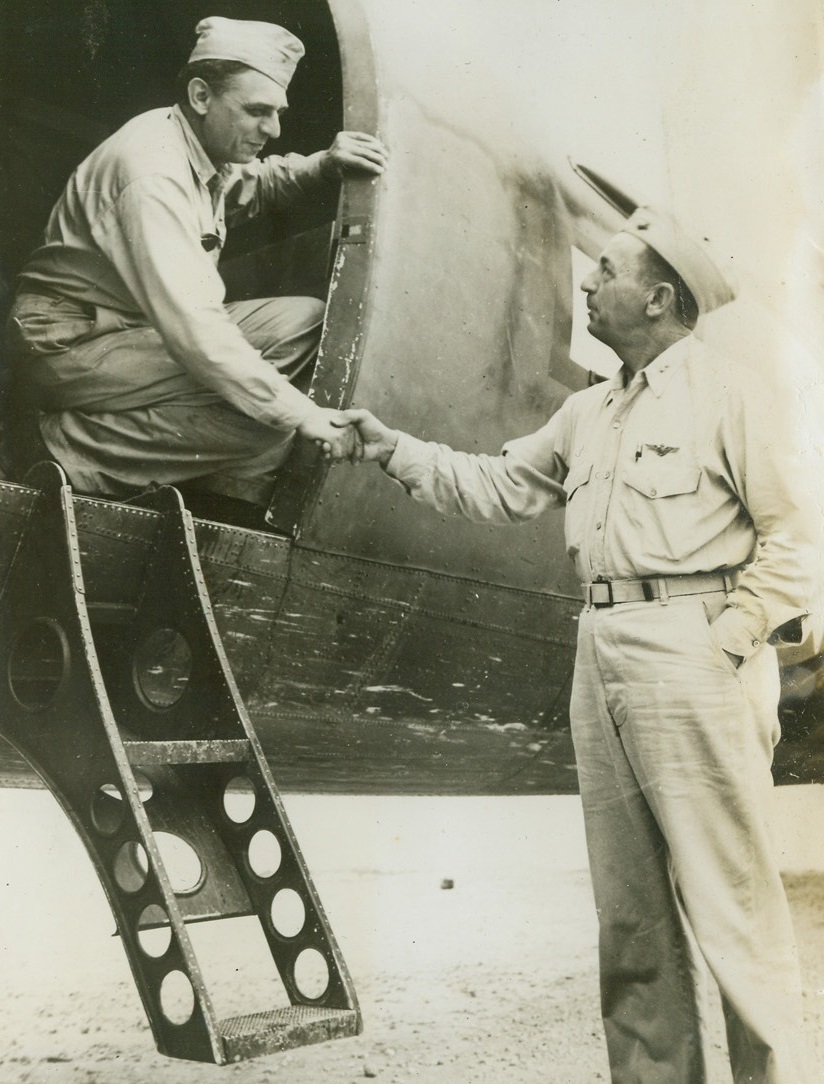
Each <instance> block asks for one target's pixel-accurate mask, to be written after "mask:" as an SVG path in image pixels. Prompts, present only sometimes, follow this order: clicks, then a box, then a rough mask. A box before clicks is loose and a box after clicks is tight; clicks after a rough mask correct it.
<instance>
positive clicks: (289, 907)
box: [270, 888, 306, 937]
mask: <svg viewBox="0 0 824 1084" xmlns="http://www.w3.org/2000/svg"><path fill="white" fill-rule="evenodd" d="M270 914H271V916H272V925H273V926H274V929H275V933H276V934H278V935H279V936H281V937H297V935H298V934H299V933H300V931H301V930H302V929H303V927H304V925H305V923H306V907H305V906H304V903H303V900H302V899H301V898H300V896H299V895H298V894H297V892H295V890H294V889H293V888H282V889H281V890H280V892H278V893H276V895H275V898H274V899H273V900H272V907H271V910H270Z"/></svg>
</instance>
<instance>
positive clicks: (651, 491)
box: [649, 489, 658, 497]
mask: <svg viewBox="0 0 824 1084" xmlns="http://www.w3.org/2000/svg"><path fill="white" fill-rule="evenodd" d="M649 495H650V497H657V496H658V490H657V489H651V490H650V491H649Z"/></svg>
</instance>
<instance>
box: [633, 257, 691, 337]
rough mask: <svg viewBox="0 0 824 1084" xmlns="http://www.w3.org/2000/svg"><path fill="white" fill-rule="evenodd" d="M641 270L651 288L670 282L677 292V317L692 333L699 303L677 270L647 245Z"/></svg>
mask: <svg viewBox="0 0 824 1084" xmlns="http://www.w3.org/2000/svg"><path fill="white" fill-rule="evenodd" d="M640 270H641V274H642V275H644V276H645V278H646V279H647V280H648V283H649V285H650V286H653V285H655V283H657V282H668V283H669V284H670V286H672V288H673V290H674V291H675V315H676V316H677V318H678V320H679V321H680V322H681V323H682V324H683V325H684V327H687V328H689V329H690V331H692V329H693V328H694V327H695V325H696V324H697V323H698V315H699V313H698V302H697V301H696V300H695V298H694V296H693V294H692V291H691V290H690V288H689V286H687V284H686V282H684V280H683V279H682V278H681V276H680V275H679V274H678V272H677V271H676V270H675V268H674V267H673V266H672V265H671V264H668V263H667V261H666V260H665V259H664V257H663V256H660V255H659V254H658V253H657V252H656V251H655V249H653V248H650V247H649V245H646V246H645V247H644V252H643V255H642V259H641V269H640Z"/></svg>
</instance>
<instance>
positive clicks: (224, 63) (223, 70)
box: [177, 60, 249, 103]
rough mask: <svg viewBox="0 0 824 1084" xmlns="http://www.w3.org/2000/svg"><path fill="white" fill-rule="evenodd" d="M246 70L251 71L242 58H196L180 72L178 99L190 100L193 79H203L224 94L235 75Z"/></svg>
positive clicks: (216, 90) (180, 100) (217, 92)
mask: <svg viewBox="0 0 824 1084" xmlns="http://www.w3.org/2000/svg"><path fill="white" fill-rule="evenodd" d="M245 71H249V65H248V64H244V63H243V62H242V61H240V60H195V61H194V63H192V64H187V65H186V66H185V67H183V68H181V69H180V71H179V72H178V76H177V100H178V102H182V103H185V102H187V101H188V100H189V83H191V81H192V80H193V79H202V80H203V82H204V83H208V84H209V86H210V87H211V88H212V90H213V91H214V92H215V94H223V93H225V91H227V90H228V89H229V86H230V85H231V83H232V80H233V79H234V78H235V76H236V75H240V74H241V72H245Z"/></svg>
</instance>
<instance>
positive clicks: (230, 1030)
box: [218, 1005, 360, 1061]
mask: <svg viewBox="0 0 824 1084" xmlns="http://www.w3.org/2000/svg"><path fill="white" fill-rule="evenodd" d="M218 1029H219V1031H220V1035H221V1038H222V1039H223V1044H224V1048H225V1050H226V1054H227V1060H228V1061H242V1060H244V1059H246V1058H255V1057H259V1056H260V1055H261V1054H275V1053H277V1052H278V1051H281V1050H290V1049H292V1048H293V1047H296V1046H309V1045H310V1044H312V1043H323V1042H326V1041H327V1040H328V1039H343V1038H346V1037H347V1036H350V1035H357V1034H358V1032H359V1030H360V1022H359V1020H358V1013H357V1012H355V1011H354V1010H351V1009H319V1008H313V1007H311V1006H306V1005H292V1006H291V1007H289V1008H284V1009H273V1010H271V1011H270V1012H259V1013H251V1014H249V1015H248V1016H231V1017H229V1018H228V1019H226V1020H221V1021H220V1023H219V1025H218Z"/></svg>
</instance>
